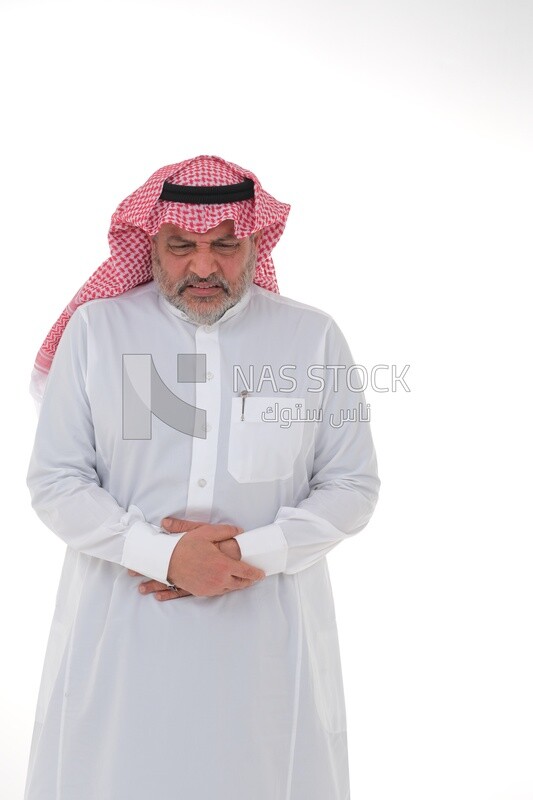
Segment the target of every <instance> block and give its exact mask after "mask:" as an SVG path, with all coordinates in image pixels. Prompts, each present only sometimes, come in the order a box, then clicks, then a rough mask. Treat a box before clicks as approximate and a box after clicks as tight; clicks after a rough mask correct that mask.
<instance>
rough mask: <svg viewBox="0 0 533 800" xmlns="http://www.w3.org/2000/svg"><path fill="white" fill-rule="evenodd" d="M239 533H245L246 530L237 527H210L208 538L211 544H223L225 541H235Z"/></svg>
mask: <svg viewBox="0 0 533 800" xmlns="http://www.w3.org/2000/svg"><path fill="white" fill-rule="evenodd" d="M239 533H244V528H238V527H237V526H236V525H222V524H221V525H210V527H209V533H208V535H207V536H206V538H208V539H209V541H210V542H222V541H223V540H224V539H233V538H234V537H235V536H237V535H238V534H239Z"/></svg>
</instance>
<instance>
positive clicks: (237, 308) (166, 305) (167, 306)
mask: <svg viewBox="0 0 533 800" xmlns="http://www.w3.org/2000/svg"><path fill="white" fill-rule="evenodd" d="M254 291H255V284H253V283H252V285H251V286H249V287H248V289H247V290H246V291H245V293H244V294H243V296H242V297H241V299H240V300H239V301H238V302H237V303H235V305H234V306H232V307H231V308H228V310H227V311H225V312H224V314H223V315H222V316H221V317H220V319H218V320H217V321H216V322H213V324H212V325H203V323H200V322H196V321H195V320H192V319H191V318H190V317H189V316H188V315H187V314H186V313H185V312H184V311H181V309H179V308H176V306H174V305H172V303H171V302H170V301H169V300H167V298H166V297H165V296H164V295H163V294H162V293H161V292H160V291H159V289H157V292H158V295H159V303H160V305H161V307H162V308H163V309H164V311H165V312H167V313H170V314H172V315H173V316H174V317H179V319H182V320H184V322H189V323H190V324H191V325H196V326H198V327H203V328H208V329H209V330H212V329H213V328H217V327H219V326H220V325H222V324H223V323H224V322H226V320H228V319H231V317H234V316H235V314H239V313H240V312H241V311H243V309H244V308H246V306H247V305H248V303H249V302H250V299H251V297H252V294H253V292H254Z"/></svg>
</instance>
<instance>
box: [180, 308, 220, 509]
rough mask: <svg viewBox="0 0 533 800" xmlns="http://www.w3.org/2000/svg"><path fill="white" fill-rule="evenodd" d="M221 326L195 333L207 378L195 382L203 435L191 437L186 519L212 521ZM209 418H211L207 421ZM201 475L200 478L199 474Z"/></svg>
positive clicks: (218, 404) (199, 328) (200, 327)
mask: <svg viewBox="0 0 533 800" xmlns="http://www.w3.org/2000/svg"><path fill="white" fill-rule="evenodd" d="M220 331H221V326H220V325H219V324H217V325H199V326H198V327H197V329H196V333H195V344H196V353H197V354H198V355H200V354H205V359H206V368H208V369H209V372H206V375H205V377H206V380H205V381H200V382H198V383H196V384H195V390H196V402H195V405H196V407H197V408H201V409H205V412H206V421H205V425H204V427H203V433H204V434H205V436H204V437H201V436H194V437H193V439H192V452H191V471H190V479H189V487H188V495H187V509H186V513H185V518H188V519H197V520H199V521H201V522H209V521H210V519H211V510H212V508H213V494H214V486H215V474H216V468H217V459H218V436H217V432H218V430H219V425H220V403H221V383H220V380H221V379H220V346H219V336H220V335H221V333H220ZM208 420H209V421H208ZM199 476H201V477H199Z"/></svg>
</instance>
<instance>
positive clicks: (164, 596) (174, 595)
mask: <svg viewBox="0 0 533 800" xmlns="http://www.w3.org/2000/svg"><path fill="white" fill-rule="evenodd" d="M180 597H192V595H191V593H190V592H186V591H185V589H165V591H162V592H157V594H156V595H155V599H156V600H159V601H160V602H164V601H165V600H177V599H178V598H180Z"/></svg>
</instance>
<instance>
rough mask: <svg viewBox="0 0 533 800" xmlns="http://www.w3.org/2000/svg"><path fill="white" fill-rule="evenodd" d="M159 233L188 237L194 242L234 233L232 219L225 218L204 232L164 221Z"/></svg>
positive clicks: (167, 235) (168, 236)
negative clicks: (197, 231)
mask: <svg viewBox="0 0 533 800" xmlns="http://www.w3.org/2000/svg"><path fill="white" fill-rule="evenodd" d="M159 233H160V234H161V235H162V236H165V237H167V238H170V237H171V236H180V237H181V238H183V239H189V240H192V241H195V242H202V241H210V240H211V239H216V238H218V237H220V236H227V235H228V234H231V235H235V223H234V221H233V220H232V219H225V220H223V221H222V222H221V223H220V224H219V225H217V226H216V227H215V228H208V230H207V231H206V232H205V233H195V232H194V231H188V230H186V228H180V227H178V225H174V224H173V223H171V222H165V223H164V224H163V225H161V227H160V228H159Z"/></svg>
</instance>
